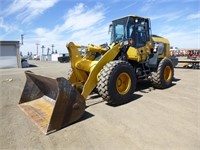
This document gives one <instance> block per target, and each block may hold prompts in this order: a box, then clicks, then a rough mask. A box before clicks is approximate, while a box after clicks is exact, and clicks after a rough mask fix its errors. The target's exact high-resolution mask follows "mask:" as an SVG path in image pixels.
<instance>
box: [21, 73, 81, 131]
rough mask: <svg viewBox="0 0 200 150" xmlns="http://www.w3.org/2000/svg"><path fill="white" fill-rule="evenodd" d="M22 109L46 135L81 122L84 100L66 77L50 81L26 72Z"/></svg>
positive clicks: (50, 79)
mask: <svg viewBox="0 0 200 150" xmlns="http://www.w3.org/2000/svg"><path fill="white" fill-rule="evenodd" d="M25 74H26V79H27V80H26V83H25V87H24V90H23V92H22V95H21V99H20V102H19V107H20V108H21V109H22V111H24V112H25V113H26V114H27V115H28V116H29V117H30V118H31V119H32V120H33V122H34V123H35V124H36V125H37V126H38V127H39V128H40V129H41V130H42V131H43V132H44V133H45V134H48V133H50V132H54V131H56V130H59V129H61V128H63V127H65V126H67V125H69V124H72V123H73V122H75V121H77V120H78V119H80V117H81V116H82V115H83V113H84V111H85V99H84V97H83V96H82V95H81V94H80V93H79V92H78V91H77V90H76V89H75V88H74V87H72V85H71V83H70V82H69V81H68V80H66V79H65V78H63V77H61V78H56V79H53V78H48V77H44V76H40V75H36V74H34V73H32V72H30V71H26V72H25Z"/></svg>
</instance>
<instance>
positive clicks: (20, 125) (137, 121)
mask: <svg viewBox="0 0 200 150" xmlns="http://www.w3.org/2000/svg"><path fill="white" fill-rule="evenodd" d="M30 63H32V64H34V65H36V66H38V67H32V68H28V69H22V68H20V69H16V68H15V69H0V75H1V76H0V149H20V150H22V149H37V150H39V149H48V150H49V149H53V150H55V149H69V150H71V149H72V150H73V149H78V150H79V149H80V150H90V149H91V150H104V149H105V150H122V149H123V150H126V149H127V150H134V149H135V150H140V149H141V150H163V149H164V150H165V149H166V150H169V149H170V150H171V149H172V150H177V149H180V150H182V149H185V150H199V149H200V96H199V93H200V70H199V69H196V70H193V69H182V68H175V80H174V81H173V86H172V87H170V88H168V89H165V90H157V89H156V90H154V89H153V88H152V86H151V83H150V82H148V81H139V82H138V83H137V89H136V92H135V97H134V99H133V100H132V101H131V102H129V103H127V104H124V105H120V106H117V107H113V106H110V105H108V104H107V103H106V102H104V101H103V100H102V98H101V97H99V96H98V95H95V94H93V95H90V96H89V98H88V99H87V106H88V107H87V109H86V112H85V114H84V116H83V118H82V120H81V121H79V122H77V123H75V124H73V125H71V126H68V127H66V128H63V129H61V130H59V131H57V132H55V133H52V134H50V135H47V136H46V135H44V134H43V133H42V132H41V131H40V130H39V129H38V128H37V126H35V124H34V123H33V122H32V121H31V120H30V119H29V118H28V117H27V116H26V115H25V114H24V113H23V112H22V111H21V110H20V109H19V107H18V106H17V104H18V102H19V99H20V96H21V92H22V90H23V87H24V84H25V75H24V71H25V70H31V71H33V72H35V73H37V74H42V75H46V76H49V77H60V76H64V77H65V76H66V75H67V70H68V69H69V68H70V64H69V63H63V64H62V63H58V62H40V61H30Z"/></svg>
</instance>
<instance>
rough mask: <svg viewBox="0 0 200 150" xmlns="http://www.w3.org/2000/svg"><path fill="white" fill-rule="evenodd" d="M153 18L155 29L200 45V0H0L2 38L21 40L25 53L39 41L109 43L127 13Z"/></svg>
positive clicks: (176, 41) (180, 42)
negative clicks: (114, 23)
mask: <svg viewBox="0 0 200 150" xmlns="http://www.w3.org/2000/svg"><path fill="white" fill-rule="evenodd" d="M130 14H133V15H139V16H143V17H148V18H150V19H151V26H152V32H153V34H157V35H160V36H163V37H166V38H168V39H169V41H170V43H171V45H173V46H176V47H179V48H200V0H82V1H81V0H0V40H9V41H10V40H20V35H21V34H24V45H22V46H21V47H20V49H21V51H22V52H23V54H27V52H28V51H32V52H33V53H36V43H39V44H40V45H39V53H41V46H42V45H44V46H45V52H46V49H47V48H48V47H49V48H51V45H52V44H54V45H55V47H54V50H55V49H57V50H58V52H60V53H64V52H67V50H66V47H65V45H66V43H67V42H70V41H73V42H75V43H77V44H82V45H87V44H89V43H93V44H96V45H98V44H102V43H105V42H108V43H109V38H110V37H109V34H108V26H109V24H110V23H111V21H112V20H113V19H116V18H118V17H122V16H126V15H130Z"/></svg>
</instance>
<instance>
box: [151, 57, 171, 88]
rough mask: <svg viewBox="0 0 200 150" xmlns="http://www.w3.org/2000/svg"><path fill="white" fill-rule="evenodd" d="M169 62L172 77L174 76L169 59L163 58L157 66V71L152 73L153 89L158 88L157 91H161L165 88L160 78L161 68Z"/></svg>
mask: <svg viewBox="0 0 200 150" xmlns="http://www.w3.org/2000/svg"><path fill="white" fill-rule="evenodd" d="M168 62H170V63H171V66H172V77H171V78H173V76H174V68H173V65H172V64H173V63H172V61H171V60H170V59H169V58H163V59H162V60H161V61H160V63H159V65H158V69H157V72H152V79H151V81H152V85H153V87H155V88H158V89H163V88H166V86H165V85H163V83H162V77H161V74H162V69H163V67H165V64H166V63H168Z"/></svg>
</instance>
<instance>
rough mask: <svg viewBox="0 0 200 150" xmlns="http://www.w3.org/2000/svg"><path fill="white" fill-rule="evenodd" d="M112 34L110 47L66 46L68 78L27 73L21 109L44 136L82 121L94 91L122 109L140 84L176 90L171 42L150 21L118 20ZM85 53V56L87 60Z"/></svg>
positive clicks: (115, 21) (113, 24)
mask: <svg viewBox="0 0 200 150" xmlns="http://www.w3.org/2000/svg"><path fill="white" fill-rule="evenodd" d="M109 32H110V35H111V41H110V44H109V45H108V44H102V45H100V46H95V45H93V44H89V45H88V46H82V45H77V44H74V43H73V42H69V43H67V45H66V47H67V49H68V52H69V56H70V61H71V71H70V76H68V77H65V78H64V77H60V78H56V79H53V78H49V77H45V76H42V75H36V74H34V73H33V72H31V71H26V72H25V75H26V78H27V81H26V83H25V86H24V90H23V92H22V95H21V99H20V102H19V107H20V108H21V109H22V110H23V111H24V112H25V113H26V114H27V115H28V116H29V117H30V118H31V119H32V120H33V121H34V122H35V124H36V125H37V126H38V127H39V128H40V129H41V130H42V131H43V132H44V133H45V134H49V133H51V132H54V131H56V130H59V129H61V128H63V127H65V126H67V125H70V124H72V123H74V122H76V121H78V120H79V119H80V118H81V116H82V115H83V114H84V111H85V108H86V107H85V105H86V103H85V101H86V100H87V97H88V95H89V94H91V93H92V92H94V91H95V92H97V93H98V94H99V95H100V96H101V97H102V98H103V99H104V100H105V101H107V102H108V103H109V104H112V105H120V104H123V103H125V102H127V101H130V100H131V99H133V93H134V91H135V88H136V82H137V80H141V79H149V80H151V81H152V85H153V87H155V88H160V89H164V88H168V87H170V86H171V84H172V79H173V76H174V60H173V59H171V57H170V52H169V46H170V45H169V41H168V40H167V39H165V38H163V37H160V36H156V35H152V33H151V24H150V19H149V18H143V17H139V16H134V15H130V16H126V17H122V18H119V19H116V20H113V21H112V24H111V25H110V26H109ZM80 50H85V54H84V56H83V55H82V54H81V52H80Z"/></svg>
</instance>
